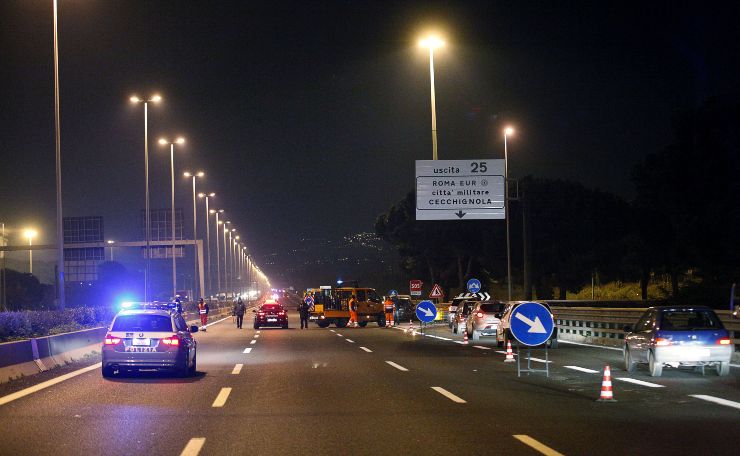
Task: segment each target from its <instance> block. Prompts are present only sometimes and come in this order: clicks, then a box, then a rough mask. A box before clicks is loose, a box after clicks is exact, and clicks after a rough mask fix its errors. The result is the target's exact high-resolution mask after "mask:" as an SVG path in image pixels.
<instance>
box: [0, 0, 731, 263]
mask: <svg viewBox="0 0 740 456" xmlns="http://www.w3.org/2000/svg"><path fill="white" fill-rule="evenodd" d="M59 3H60V17H59V28H60V33H59V39H60V83H61V106H62V111H61V121H62V161H63V198H64V215H65V216H82V215H102V216H104V217H105V225H106V238H112V239H120V240H135V239H137V238H138V237H139V232H138V220H139V211H140V210H141V209H143V206H144V171H143V170H144V163H143V155H144V154H143V108H142V107H141V106H140V105H132V104H131V103H129V101H128V99H129V97H130V96H131V95H133V94H138V95H140V96H147V95H149V94H152V93H155V92H156V93H159V94H161V95H162V97H163V98H164V102H163V103H162V104H160V105H159V106H151V105H150V124H149V126H150V178H151V192H152V193H151V195H152V197H151V205H152V208H168V207H169V188H170V176H169V154H168V151H167V150H166V149H165V148H161V147H159V146H158V145H157V144H156V139H157V138H158V137H160V136H161V135H163V134H166V135H172V134H181V135H183V136H185V137H186V139H187V141H188V142H187V144H186V145H185V146H184V147H183V148H181V149H179V150H177V151H176V158H175V167H176V179H177V180H176V188H177V194H176V199H177V206H178V207H182V208H184V209H185V210H186V212H185V214H187V215H186V217H187V218H186V223H188V224H187V225H186V226H188V227H189V226H190V225H189V223H192V222H190V221H189V220H190V213H191V212H190V211H191V208H192V196H191V187H190V186H189V185H188V184H189V182H190V181H189V180H188V179H185V178H184V177H182V172H183V171H185V170H187V169H195V168H197V169H199V170H200V169H202V170H203V171H205V172H206V173H207V178H206V179H205V180H203V181H199V183H198V189H199V191H215V192H216V193H217V194H218V196H217V198H216V199H215V200H214V205H215V206H216V207H219V208H225V209H226V210H227V212H228V218H229V219H230V220H232V221H233V222H234V224H235V225H236V227H237V228H238V229H239V230H240V232H241V234H242V236H245V237H246V241H247V244H248V246H249V247H250V249H251V250H252V252H253V253H255V254H256V255H257V256H259V255H261V254H265V253H269V252H271V251H274V250H276V249H280V248H281V246H284V245H291V244H293V243H294V242H295V241H296V240H297V239H299V238H301V237H316V236H321V237H337V236H341V235H343V234H346V233H354V232H359V231H372V229H373V228H372V227H373V222H374V220H375V218H376V216H377V215H378V214H380V213H381V212H384V211H385V210H386V209H388V208H389V207H390V206H391V205H392V204H393V203H394V202H396V201H397V200H399V199H401V198H402V197H403V196H404V195H405V194H406V192H408V191H410V190H412V189H413V173H414V160H417V159H430V158H431V134H430V128H431V126H430V124H431V120H430V108H429V66H428V65H429V63H428V53H426V52H425V51H423V50H421V49H420V48H419V47H418V44H417V42H418V39H419V38H420V37H421V36H422V35H423V34H424V32H426V31H428V30H435V31H438V32H439V33H440V34H441V35H442V36H443V37H444V38H445V39H446V41H447V43H448V44H447V46H446V47H445V48H443V49H442V50H440V51H438V52H437V53H436V54H435V72H436V74H435V77H436V92H437V122H438V130H439V133H438V135H439V158H440V159H463V158H502V157H503V138H502V134H501V130H502V128H503V126H504V125H505V124H508V123H511V124H512V125H514V127H515V128H516V129H517V134H516V136H515V137H514V138H512V139H511V144H510V149H509V151H510V173H511V175H512V176H513V177H517V176H522V175H525V174H532V175H535V176H539V177H550V178H566V179H571V180H577V181H580V182H583V183H584V184H586V185H587V186H589V187H598V188H601V189H603V190H608V191H612V192H615V193H619V194H621V195H623V196H625V197H627V198H630V197H631V196H632V194H633V190H632V186H631V183H630V181H629V173H630V170H631V168H632V166H633V165H634V164H636V163H637V162H639V161H640V160H641V159H642V157H644V156H645V155H646V154H648V153H651V152H656V151H658V150H660V149H661V148H662V147H664V146H665V145H667V144H668V143H669V142H670V141H671V138H672V133H671V130H670V120H671V116H672V115H673V114H674V113H676V112H677V111H679V110H682V109H686V108H691V107H694V106H698V105H700V104H701V103H702V102H703V101H704V100H705V99H706V98H707V97H709V96H722V95H727V94H729V93H732V92H736V91H737V87H738V74H740V71H739V70H740V68H739V67H740V64H739V63H738V60H739V56H740V40H739V39H738V36H737V33H736V30H737V24H736V22H737V17H738V14H737V13H738V11H737V10H732V9H731V8H732V7H731V6H730V3H727V4H725V3H719V2H718V3H714V2H693V3H685V4H680V3H678V2H634V3H633V2H623V1H620V2H593V1H590V2H573V1H568V2H552V1H543V2H522V1H511V2H504V1H488V2H451V1H443V2H432V1H424V2H379V1H378V2H376V1H344V2H305V1H303V2H275V1H270V2H252V1H240V2H227V1H218V2H212V1H208V2H206V1H202V2H195V1H189V2H182V1H134V0H127V1H92V0H60V2H59ZM51 4H52V2H51V0H46V1H36V0H32V1H28V0H3V1H1V2H0V60H1V61H2V65H1V66H0V99H2V102H1V103H0V221H2V222H5V223H6V224H8V225H9V228H11V229H20V228H22V227H24V226H30V225H33V226H36V227H38V228H39V229H40V231H41V236H40V239H38V240H37V241H35V242H38V243H51V242H53V236H54V214H55V212H54V208H55V196H54V195H55V193H54V185H55V180H54V111H53V60H52V15H51V11H52V10H51ZM203 212H204V209H203V206H202V205H199V213H198V215H199V217H202V215H201V214H202V213H203ZM462 223H464V222H462ZM199 229H200V230H201V233H202V230H203V225H201V228H199ZM186 232H189V230H188V231H186ZM21 241H22V239H21V238H20V236H15V237H11V243H16V242H18V243H19V242H21ZM268 273H269V271H268Z"/></svg>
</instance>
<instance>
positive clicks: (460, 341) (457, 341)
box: [455, 340, 467, 345]
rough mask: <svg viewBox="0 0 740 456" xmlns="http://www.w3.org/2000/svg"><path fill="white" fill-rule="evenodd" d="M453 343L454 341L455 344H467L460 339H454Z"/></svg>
mask: <svg viewBox="0 0 740 456" xmlns="http://www.w3.org/2000/svg"><path fill="white" fill-rule="evenodd" d="M455 343H456V344H460V345H467V344H466V343H465V342H463V341H462V340H456V341H455Z"/></svg>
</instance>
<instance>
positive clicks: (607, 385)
mask: <svg viewBox="0 0 740 456" xmlns="http://www.w3.org/2000/svg"><path fill="white" fill-rule="evenodd" d="M598 401H599V402H617V401H616V399H614V392H613V391H612V371H611V369H609V366H608V365H607V366H605V367H604V380H602V381H601V395H600V396H599V399H598Z"/></svg>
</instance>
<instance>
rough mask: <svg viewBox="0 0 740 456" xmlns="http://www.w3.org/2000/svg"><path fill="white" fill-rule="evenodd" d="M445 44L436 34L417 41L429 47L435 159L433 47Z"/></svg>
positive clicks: (435, 126) (435, 128)
mask: <svg viewBox="0 0 740 456" xmlns="http://www.w3.org/2000/svg"><path fill="white" fill-rule="evenodd" d="M444 45H445V42H444V41H442V40H441V39H439V38H438V37H436V36H429V37H427V38H424V39H422V40H420V41H419V46H421V47H425V48H429V81H430V85H431V92H432V160H436V159H437V108H436V102H435V99H434V49H436V48H440V47H442V46H444Z"/></svg>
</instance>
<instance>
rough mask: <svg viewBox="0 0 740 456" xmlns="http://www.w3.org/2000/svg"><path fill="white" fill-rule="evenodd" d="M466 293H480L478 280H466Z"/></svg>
mask: <svg viewBox="0 0 740 456" xmlns="http://www.w3.org/2000/svg"><path fill="white" fill-rule="evenodd" d="M468 291H469V292H471V293H478V292H479V291H480V280H478V279H470V280H468Z"/></svg>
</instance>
